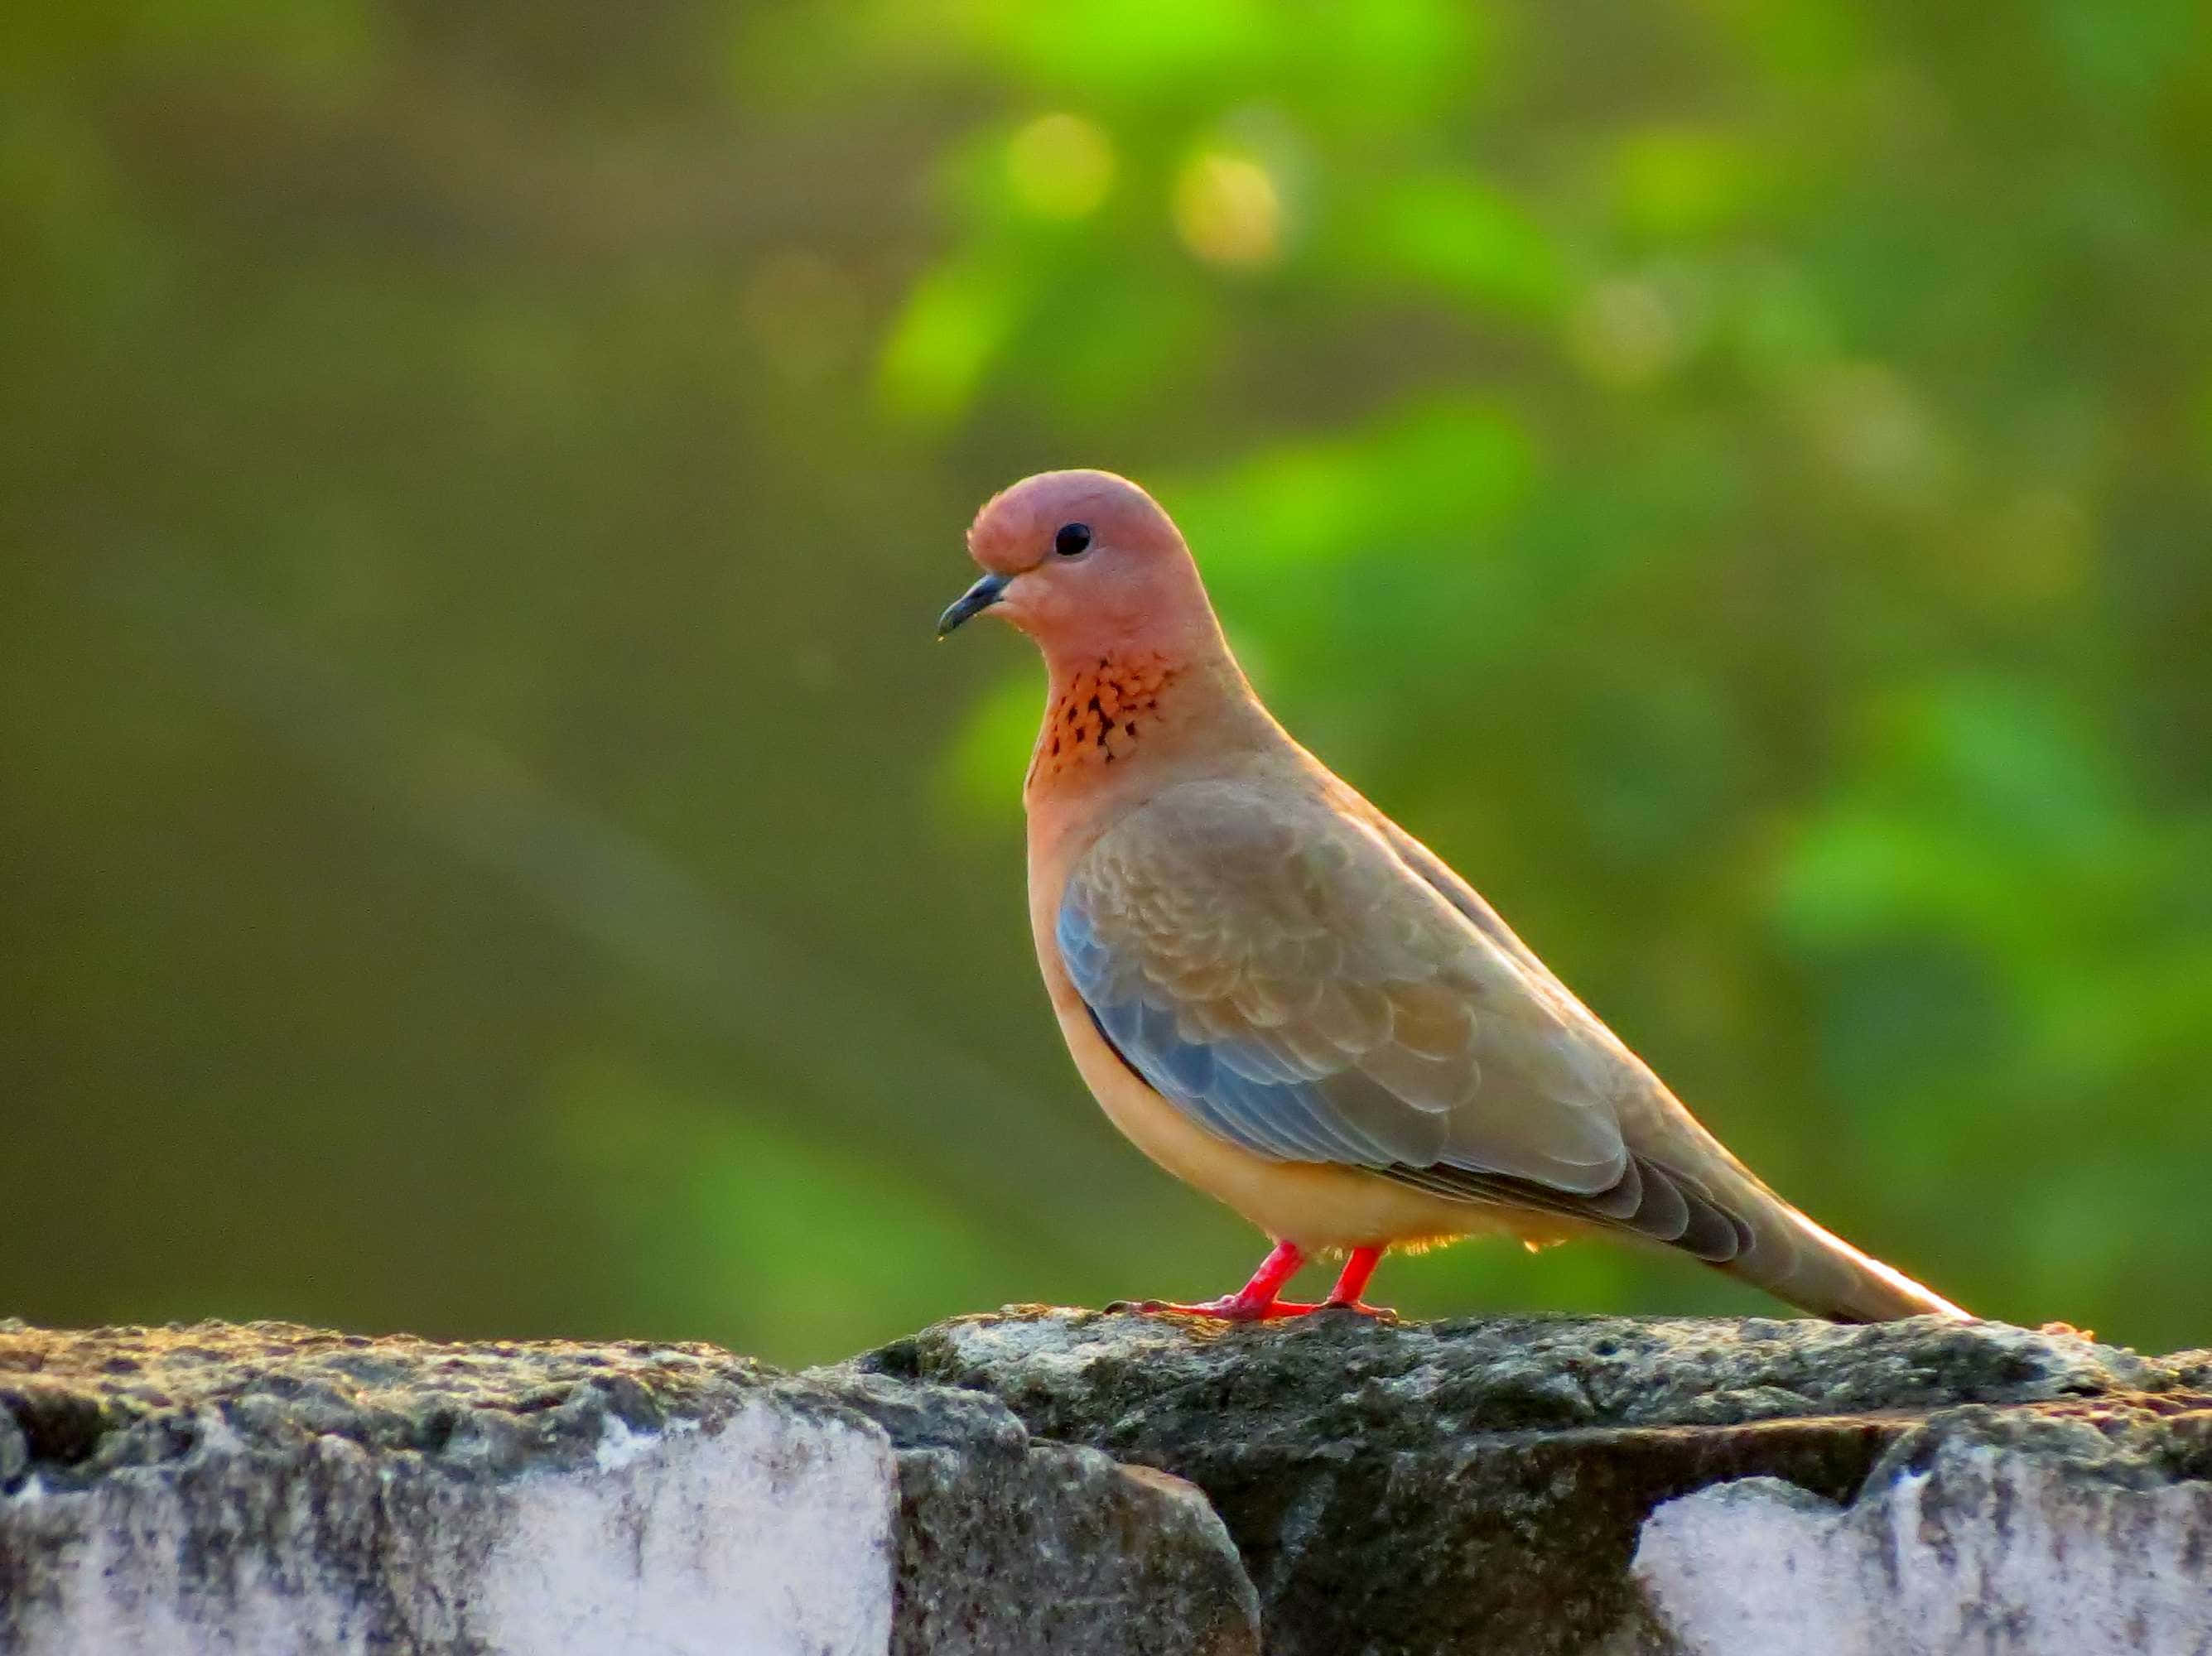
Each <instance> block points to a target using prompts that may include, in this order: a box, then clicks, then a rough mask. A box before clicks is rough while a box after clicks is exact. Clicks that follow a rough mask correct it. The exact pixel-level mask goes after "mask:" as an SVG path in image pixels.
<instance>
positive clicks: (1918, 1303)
mask: <svg viewBox="0 0 2212 1656" xmlns="http://www.w3.org/2000/svg"><path fill="white" fill-rule="evenodd" d="M1749 1183H1750V1185H1751V1186H1752V1188H1751V1189H1750V1190H1748V1191H1746V1192H1741V1195H1740V1193H1739V1192H1735V1191H1730V1192H1728V1195H1727V1197H1726V1198H1723V1199H1724V1200H1726V1201H1727V1202H1728V1204H1729V1206H1730V1207H1735V1208H1737V1209H1738V1210H1739V1211H1741V1210H1742V1209H1743V1208H1748V1209H1750V1211H1749V1212H1748V1213H1747V1214H1746V1217H1747V1219H1748V1221H1749V1222H1750V1228H1751V1244H1750V1246H1749V1247H1746V1248H1744V1249H1743V1250H1742V1251H1741V1252H1740V1253H1738V1254H1737V1255H1736V1257H1735V1259H1730V1260H1729V1261H1727V1262H1726V1263H1724V1264H1722V1265H1719V1269H1721V1270H1723V1271H1726V1272H1728V1274H1729V1276H1731V1277H1742V1278H1743V1279H1744V1280H1745V1281H1746V1282H1750V1283H1757V1284H1758V1285H1759V1287H1761V1288H1763V1289H1765V1290H1766V1291H1767V1292H1768V1293H1770V1294H1772V1295H1776V1296H1777V1297H1778V1298H1780V1299H1784V1300H1787V1301H1790V1304H1792V1305H1794V1306H1796V1307H1799V1308H1800V1309H1801V1310H1805V1311H1810V1312H1812V1313H1814V1314H1815V1315H1817V1316H1822V1317H1830V1318H1833V1319H1835V1320H1836V1321H1838V1322H1848V1323H1878V1322H1888V1321H1890V1320H1891V1319H1893V1318H1898V1317H1920V1316H1929V1315H1933V1316H1938V1317H1956V1318H1959V1319H1962V1320H1964V1319H1970V1316H1971V1313H1967V1312H1965V1311H1962V1310H1960V1308H1959V1307H1957V1306H1955V1305H1953V1304H1952V1303H1951V1302H1950V1301H1948V1300H1947V1299H1945V1298H1944V1297H1943V1296H1942V1295H1940V1294H1937V1293H1936V1292H1935V1291H1934V1290H1933V1289H1927V1288H1923V1287H1922V1286H1921V1285H1920V1284H1919V1283H1916V1282H1914V1281H1913V1280H1912V1278H1911V1277H1908V1276H1906V1275H1905V1273H1904V1272H1903V1271H1899V1270H1896V1269H1895V1268H1893V1266H1890V1265H1884V1264H1882V1262H1881V1260H1879V1259H1875V1258H1874V1257H1873V1255H1871V1254H1867V1253H1860V1252H1859V1251H1858V1249H1857V1248H1855V1247H1852V1246H1851V1245H1850V1243H1849V1242H1846V1241H1845V1240H1844V1239H1843V1238H1842V1237H1840V1236H1838V1235H1836V1234H1834V1233H1833V1232H1832V1231H1827V1230H1824V1229H1822V1228H1820V1226H1818V1225H1816V1224H1814V1222H1812V1221H1811V1220H1810V1219H1808V1218H1807V1217H1806V1216H1804V1215H1803V1214H1802V1213H1800V1212H1798V1211H1797V1210H1796V1208H1793V1207H1791V1206H1790V1204H1789V1203H1787V1202H1785V1201H1784V1200H1783V1199H1782V1198H1780V1197H1778V1196H1777V1195H1775V1194H1774V1192H1771V1191H1770V1190H1768V1189H1767V1188H1766V1187H1765V1186H1764V1185H1762V1184H1759V1182H1758V1180H1755V1179H1753V1180H1749ZM1743 1197H1747V1198H1750V1199H1749V1200H1742V1199H1741V1198H1743Z"/></svg>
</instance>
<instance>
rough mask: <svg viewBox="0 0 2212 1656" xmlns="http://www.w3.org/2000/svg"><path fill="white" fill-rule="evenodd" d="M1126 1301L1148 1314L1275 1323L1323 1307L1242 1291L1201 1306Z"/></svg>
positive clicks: (1129, 1305) (1171, 1301)
mask: <svg viewBox="0 0 2212 1656" xmlns="http://www.w3.org/2000/svg"><path fill="white" fill-rule="evenodd" d="M1122 1303H1124V1304H1126V1305H1127V1306H1128V1307H1129V1309H1130V1310H1132V1311H1142V1312H1146V1313H1162V1312H1169V1313H1174V1314H1176V1315H1177V1316H1183V1317H1215V1318H1218V1319H1220V1320H1221V1321H1223V1322H1227V1323H1258V1322H1272V1321H1273V1320H1274V1319H1277V1318H1279V1317H1303V1316H1305V1315H1306V1314H1307V1313H1310V1312H1315V1311H1318V1310H1320V1309H1321V1307H1319V1306H1317V1305H1308V1304H1306V1303H1305V1302H1304V1301H1301V1300H1260V1299H1249V1298H1247V1297H1246V1296H1245V1295H1242V1294H1225V1295H1222V1296H1221V1297H1220V1298H1219V1299H1218V1300H1206V1301H1201V1302H1200V1303H1199V1304H1197V1305H1185V1304H1183V1303H1182V1301H1178V1300H1131V1301H1122ZM1109 1308H1110V1307H1109Z"/></svg>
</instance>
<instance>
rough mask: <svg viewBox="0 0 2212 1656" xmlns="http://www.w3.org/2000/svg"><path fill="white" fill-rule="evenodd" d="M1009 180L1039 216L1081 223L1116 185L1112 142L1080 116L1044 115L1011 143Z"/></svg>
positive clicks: (1007, 159) (1008, 149) (1023, 200)
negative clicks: (1079, 220) (1080, 220)
mask: <svg viewBox="0 0 2212 1656" xmlns="http://www.w3.org/2000/svg"><path fill="white" fill-rule="evenodd" d="M1006 179H1007V182H1008V183H1009V184H1011V185H1012V186H1013V191H1014V196H1015V198H1016V199H1017V200H1018V201H1019V202H1020V203H1022V205H1023V206H1024V207H1026V208H1028V209H1030V211H1031V212H1033V213H1035V214H1036V215H1038V216H1040V217H1042V218H1048V219H1079V218H1081V217H1083V216H1084V215H1086V214H1089V213H1093V212H1096V211H1097V209H1098V204H1099V203H1101V202H1103V201H1104V200H1105V199H1106V196H1107V192H1108V191H1110V190H1112V189H1113V187H1114V144H1113V141H1112V140H1111V139H1109V137H1108V136H1106V134H1105V132H1104V131H1103V130H1101V129H1100V127H1099V126H1098V124H1097V122H1095V121H1086V120H1085V119H1084V118H1083V117H1081V116H1080V115H1067V114H1059V115H1040V116H1039V117H1037V118H1036V119H1035V120H1033V121H1031V122H1030V124H1028V125H1027V126H1024V128H1022V130H1020V131H1018V132H1017V133H1015V134H1014V136H1012V138H1011V139H1010V140H1008V142H1007V144H1006Z"/></svg>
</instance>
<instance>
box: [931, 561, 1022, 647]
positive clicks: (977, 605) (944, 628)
mask: <svg viewBox="0 0 2212 1656" xmlns="http://www.w3.org/2000/svg"><path fill="white" fill-rule="evenodd" d="M1012 579H1013V577H1012V575H986V576H984V577H983V579H981V580H979V581H977V582H976V583H975V585H973V586H971V587H969V589H968V590H967V591H964V592H963V593H962V594H961V595H960V596H959V597H957V598H955V599H953V600H952V602H951V604H948V605H946V606H945V613H944V614H943V615H941V616H939V617H938V618H937V636H938V637H939V638H943V637H945V635H946V634H948V633H950V632H951V630H952V629H953V628H956V627H957V626H958V625H960V623H961V622H963V621H966V620H967V619H969V617H970V616H980V615H981V614H982V613H983V612H984V611H985V610H987V609H989V608H990V607H991V606H992V605H993V604H996V603H997V602H998V601H999V594H1000V593H1001V592H1003V591H1006V583H1007V582H1008V581H1010V580H1012Z"/></svg>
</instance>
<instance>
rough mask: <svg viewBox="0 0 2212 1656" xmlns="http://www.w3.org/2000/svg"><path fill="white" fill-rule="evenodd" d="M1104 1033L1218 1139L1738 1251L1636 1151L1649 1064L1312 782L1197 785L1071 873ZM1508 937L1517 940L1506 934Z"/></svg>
mask: <svg viewBox="0 0 2212 1656" xmlns="http://www.w3.org/2000/svg"><path fill="white" fill-rule="evenodd" d="M1055 933H1056V937H1057V941H1058V943H1059V946H1060V955H1061V959H1062V961H1063V963H1064V965H1065V966H1066V971H1067V974H1068V976H1069V978H1070V980H1072V981H1073V984H1074V986H1075V988H1076V991H1077V992H1078V993H1079V994H1080V995H1081V996H1082V998H1083V1000H1084V1002H1085V1004H1086V1005H1087V1006H1088V1007H1089V1008H1090V1010H1091V1016H1092V1017H1093V1019H1094V1020H1095V1021H1096V1022H1097V1025H1098V1028H1099V1029H1100V1032H1101V1033H1102V1034H1103V1035H1104V1037H1105V1038H1106V1039H1107V1040H1109V1042H1110V1043H1111V1044H1112V1045H1113V1046H1114V1047H1115V1050H1116V1051H1117V1052H1120V1053H1121V1057H1122V1058H1123V1059H1124V1060H1125V1061H1126V1062H1127V1064H1128V1065H1129V1066H1130V1067H1131V1068H1132V1069H1133V1070H1134V1071H1136V1072H1137V1073H1138V1075H1139V1076H1140V1077H1143V1079H1144V1080H1145V1081H1146V1083H1149V1084H1150V1085H1151V1086H1152V1088H1153V1089H1155V1090H1157V1091H1158V1093H1159V1094H1160V1095H1162V1096H1163V1097H1164V1098H1166V1099H1167V1100H1168V1101H1170V1102H1171V1103H1173V1104H1175V1105H1176V1107H1178V1108H1180V1109H1182V1111H1184V1112H1185V1113H1187V1114H1188V1115H1189V1116H1190V1117H1191V1118H1192V1119H1194V1120H1196V1121H1197V1122H1198V1123H1200V1125H1203V1126H1204V1127H1206V1129H1207V1130H1208V1131H1212V1132H1213V1133H1215V1134H1217V1135H1218V1136H1219V1137H1223V1138H1225V1139H1227V1140H1229V1141H1230V1142H1231V1143H1235V1144H1237V1145H1240V1146H1242V1147H1243V1149H1247V1150H1249V1151H1250V1152H1252V1153H1253V1154H1255V1155H1256V1156H1265V1157H1267V1158H1269V1159H1271V1160H1274V1161H1281V1162H1335V1163H1340V1164H1343V1165H1348V1166H1352V1167H1359V1168H1369V1169H1370V1170H1372V1171H1374V1172H1376V1173H1377V1174H1382V1175H1383V1176H1385V1177H1389V1178H1392V1179H1396V1180H1402V1181H1403V1182H1405V1183H1407V1184H1411V1185H1415V1186H1419V1187H1421V1188H1423V1189H1425V1190H1429V1191H1431V1192H1434V1193H1436V1194H1437V1195H1440V1196H1444V1197H1448V1198H1456V1199H1463V1200H1473V1201H1498V1202H1505V1203H1509V1204H1517V1205H1522V1206H1528V1207H1537V1208H1542V1209H1546V1210H1551V1211H1555V1212H1562V1213H1566V1214H1569V1215H1571V1216H1575V1217H1578V1218H1582V1219H1584V1220H1588V1221H1589V1222H1595V1223H1600V1224H1607V1225H1613V1226H1619V1227H1622V1228H1629V1229H1633V1230H1637V1231H1639V1232H1642V1233H1644V1234H1647V1235H1650V1236H1653V1237H1655V1238H1656V1239H1657V1240H1665V1241H1669V1242H1674V1243H1678V1244H1680V1245H1681V1246H1683V1247H1688V1248H1689V1249H1691V1251H1692V1252H1694V1253H1699V1255H1700V1256H1701V1257H1705V1258H1709V1259H1727V1258H1730V1257H1733V1255H1734V1253H1735V1250H1736V1249H1737V1247H1740V1246H1741V1241H1742V1240H1743V1238H1744V1236H1745V1234H1746V1233H1745V1232H1744V1229H1743V1227H1742V1224H1741V1221H1738V1220H1736V1219H1735V1218H1734V1217H1733V1216H1731V1215H1729V1214H1728V1213H1727V1212H1726V1211H1725V1210H1723V1209H1720V1208H1719V1207H1717V1205H1716V1204H1714V1202H1713V1201H1712V1199H1711V1195H1710V1193H1709V1192H1706V1191H1705V1190H1704V1188H1703V1187H1702V1186H1700V1185H1699V1182H1698V1181H1697V1180H1693V1179H1690V1178H1688V1177H1686V1176H1685V1175H1683V1174H1680V1173H1678V1172H1676V1171H1674V1170H1673V1169H1670V1168H1664V1167H1661V1166H1659V1165H1657V1164H1656V1163H1655V1162H1653V1161H1651V1160H1650V1158H1649V1157H1646V1156H1639V1155H1637V1154H1634V1153H1632V1149H1631V1147H1630V1146H1629V1145H1628V1144H1627V1143H1626V1142H1625V1141H1624V1139H1623V1137H1622V1132H1621V1121H1620V1103H1621V1101H1622V1100H1623V1099H1624V1097H1625V1096H1626V1095H1627V1094H1628V1093H1629V1092H1631V1091H1632V1090H1635V1089H1639V1088H1643V1087H1656V1084H1657V1083H1656V1082H1653V1081H1652V1080H1651V1079H1650V1075H1649V1072H1648V1071H1644V1070H1643V1068H1642V1066H1641V1065H1639V1064H1638V1062H1637V1060H1636V1059H1634V1058H1633V1057H1632V1056H1631V1055H1630V1054H1629V1053H1628V1052H1626V1049H1625V1048H1623V1047H1622V1046H1620V1043H1619V1042H1618V1041H1617V1040H1613V1037H1612V1036H1611V1035H1610V1034H1608V1033H1607V1031H1606V1030H1605V1028H1604V1027H1603V1026H1602V1025H1601V1024H1600V1023H1598V1022H1597V1021H1596V1020H1595V1018H1593V1017H1592V1016H1590V1015H1589V1013H1588V1012H1587V1011H1585V1010H1583V1007H1582V1006H1581V1005H1580V1004H1579V1003H1577V1001H1576V1000H1575V999H1574V998H1573V997H1572V996H1571V995H1569V994H1568V993H1567V992H1565V990H1564V989H1562V988H1561V987H1560V986H1559V984H1558V982H1557V980H1555V979H1553V977H1552V976H1551V974H1549V973H1547V972H1545V971H1544V970H1543V969H1542V968H1541V966H1536V967H1534V969H1533V970H1532V969H1530V965H1532V964H1533V956H1528V957H1527V958H1528V961H1529V962H1530V964H1524V963H1523V961H1522V959H1520V958H1516V955H1525V951H1522V950H1517V949H1507V948H1505V947H1503V946H1502V945H1501V944H1500V943H1499V942H1498V940H1497V939H1496V938H1495V937H1492V936H1490V935H1489V934H1488V933H1487V932H1486V930H1485V929H1484V928H1482V927H1480V926H1479V925H1475V924H1472V923H1471V922H1470V919H1469V918H1468V916H1467V915H1466V914H1464V913H1462V912H1461V911H1460V910H1459V909H1457V908H1456V907H1454V906H1453V905H1452V904H1451V903H1450V902H1449V901H1446V900H1445V898H1444V897H1443V895H1441V894H1440V893H1439V892H1438V891H1437V889H1436V888H1435V887H1434V886H1433V885H1432V884H1431V883H1430V882H1429V881H1428V880H1426V879H1425V878H1424V877H1422V876H1421V875H1420V874H1419V873H1418V872H1416V871H1415V870H1413V869H1412V868H1411V867H1409V866H1408V865H1407V863H1406V862H1405V860H1404V859H1403V858H1401V855H1400V854H1399V852H1397V851H1396V850H1395V849H1394V847H1393V846H1392V845H1391V844H1390V843H1389V840H1386V839H1385V838H1384V836H1383V834H1382V833H1381V832H1380V831H1379V830H1377V829H1376V828H1374V827H1372V826H1370V825H1369V824H1368V823H1366V822H1362V821H1359V820H1357V819H1356V818H1354V817H1352V816H1349V815H1346V813H1344V812H1342V811H1340V810H1336V809H1335V808H1334V806H1333V805H1332V804H1330V803H1329V802H1328V801H1326V800H1323V799H1320V798H1313V797H1310V796H1308V795H1305V794H1303V793H1300V794H1296V795H1288V796H1285V795H1282V794H1278V793H1273V792H1268V791H1267V790H1265V789H1262V788H1260V787H1257V786H1253V785H1250V784H1243V783H1235V782H1195V783H1187V784H1185V785H1183V786H1180V787H1177V788H1173V789H1170V790H1169V791H1168V792H1165V793H1163V794H1162V795H1160V796H1159V797H1158V798H1156V799H1154V800H1152V801H1151V802H1150V803H1149V804H1146V805H1144V806H1142V807H1140V808H1139V809H1138V810H1135V811H1133V812H1132V813H1131V814H1130V815H1128V816H1126V817H1124V818H1123V819H1122V820H1121V822H1118V823H1116V824H1115V826H1114V827H1113V828H1110V829H1109V830H1108V832H1107V833H1106V834H1103V836H1101V838H1100V839H1099V840H1097V843H1096V844H1095V845H1093V846H1091V849H1090V850H1089V851H1088V852H1085V854H1084V856H1083V858H1082V859H1081V860H1080V861H1079V863H1078V864H1077V865H1076V866H1075V868H1074V870H1073V872H1072V873H1071V875H1070V876H1069V878H1068V883H1067V886H1066V892H1065V894H1064V895H1063V896H1062V899H1061V902H1060V911H1059V914H1058V917H1057V925H1056V927H1055ZM1509 935H1510V934H1509Z"/></svg>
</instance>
